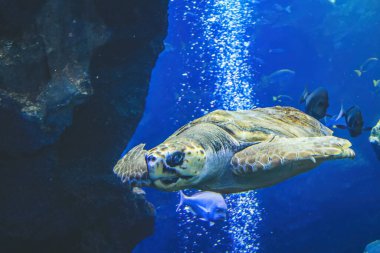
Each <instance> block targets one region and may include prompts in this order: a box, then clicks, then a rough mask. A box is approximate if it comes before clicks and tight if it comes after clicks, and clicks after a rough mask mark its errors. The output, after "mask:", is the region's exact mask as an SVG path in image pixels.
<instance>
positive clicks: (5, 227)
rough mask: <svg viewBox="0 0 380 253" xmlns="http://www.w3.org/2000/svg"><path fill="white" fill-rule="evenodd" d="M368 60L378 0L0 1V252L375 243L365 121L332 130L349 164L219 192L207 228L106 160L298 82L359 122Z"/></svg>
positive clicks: (379, 164) (370, 97)
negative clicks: (352, 128)
mask: <svg viewBox="0 0 380 253" xmlns="http://www.w3.org/2000/svg"><path fill="white" fill-rule="evenodd" d="M379 57H380V1H379V0H298V1H297V0H276V1H274V0H198V1H196V0H170V1H169V0H154V1H150V0H107V1H105V0H67V1H61V0H13V1H6V0H4V1H1V0H0V123H1V124H0V172H1V173H2V174H1V177H0V252H12V253H13V252H16V253H18V252H48V253H50V252H63V253H66V252H112V253H116V252H135V253H144V252H159V253H161V252H162V253H166V252H212V253H214V252H242V253H244V252H252V253H255V252H263V253H265V252H269V253H277V252H281V253H282V252H285V253H287V252H292V253H293V252H300V253H301V252H308V253H346V252H347V253H351V252H352V253H354V252H363V251H364V249H365V247H366V245H367V244H369V243H371V242H373V241H375V240H379V239H380V183H379V182H380V180H379V179H380V161H379V159H378V157H379V154H376V151H375V150H374V149H373V147H372V146H371V143H370V142H369V135H370V132H369V131H363V133H362V134H361V135H359V136H358V137H351V136H350V135H349V132H348V131H347V130H343V129H333V130H334V135H336V136H338V137H342V138H346V139H349V140H350V141H351V142H352V144H353V149H354V150H355V153H356V158H355V159H354V160H344V161H331V162H328V163H326V164H322V165H320V166H319V167H318V168H316V169H314V170H311V171H309V172H307V173H304V174H301V175H298V176H296V177H293V178H291V179H289V180H287V181H285V182H283V183H280V184H277V185H275V186H272V187H268V188H264V189H259V190H256V191H250V192H247V193H241V194H231V195H225V198H226V202H227V205H228V213H227V219H226V220H225V221H222V222H217V223H216V224H215V225H213V226H210V225H209V224H208V223H206V222H204V221H201V220H199V219H197V218H196V217H194V216H193V215H192V214H191V213H188V212H187V211H186V210H183V211H182V210H181V211H179V212H176V207H177V205H178V203H179V194H178V193H176V192H174V193H169V192H162V191H158V190H155V189H151V188H144V191H145V192H146V193H145V194H144V193H142V192H133V191H131V189H130V188H129V187H128V186H127V185H126V184H123V183H122V182H121V180H120V179H119V178H117V176H116V175H114V173H113V171H112V168H113V166H114V165H115V164H116V162H117V161H118V160H119V159H120V157H121V156H122V154H125V153H126V152H127V151H128V150H130V149H131V148H132V147H134V146H135V145H137V144H139V143H146V144H147V148H152V147H154V146H156V145H157V144H159V143H161V142H162V141H164V140H165V139H166V138H167V137H168V136H169V135H170V134H171V133H173V132H174V131H175V130H177V129H178V128H179V127H181V126H182V125H184V124H186V123H188V122H189V121H191V120H193V119H196V118H198V117H200V116H202V115H204V114H206V113H208V112H211V111H213V110H216V109H225V110H240V109H251V108H255V107H268V106H274V105H280V106H293V107H295V108H298V109H300V110H304V109H305V105H304V104H300V103H299V100H300V97H301V95H302V93H303V91H304V90H305V88H307V89H308V90H309V91H313V90H315V89H316V88H318V87H324V88H326V89H327V90H328V92H329V100H330V106H329V108H328V113H329V114H331V115H337V114H338V113H339V111H340V109H341V106H343V107H344V108H345V109H348V108H350V107H351V106H353V105H357V106H359V107H360V109H361V111H362V113H363V118H364V121H365V122H364V127H373V126H375V125H376V123H377V122H378V121H379V120H380V84H379V82H378V80H380V62H379V60H378V58H379ZM355 70H360V73H359V74H358V71H355ZM321 122H322V123H326V122H328V119H327V120H324V119H322V120H321ZM377 152H379V151H377ZM185 192H186V193H187V194H192V193H194V191H190V190H189V191H185ZM369 252H370V253H371V252H372V251H369ZM374 252H376V251H374Z"/></svg>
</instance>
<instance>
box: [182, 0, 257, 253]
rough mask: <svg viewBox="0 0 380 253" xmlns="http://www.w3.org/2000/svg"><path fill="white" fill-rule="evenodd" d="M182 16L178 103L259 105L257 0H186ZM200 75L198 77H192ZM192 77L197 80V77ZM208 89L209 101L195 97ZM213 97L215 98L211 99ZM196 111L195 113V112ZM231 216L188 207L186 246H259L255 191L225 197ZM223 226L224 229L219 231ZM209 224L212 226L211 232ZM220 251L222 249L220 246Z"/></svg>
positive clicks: (206, 107) (203, 108)
mask: <svg viewBox="0 0 380 253" xmlns="http://www.w3.org/2000/svg"><path fill="white" fill-rule="evenodd" d="M185 3H186V5H185V13H184V14H183V16H182V17H181V19H182V20H181V21H185V22H187V24H188V25H189V33H190V34H189V35H190V41H189V44H190V47H189V48H188V49H186V50H183V52H182V54H183V57H185V58H186V59H192V60H191V62H190V60H189V61H188V65H187V66H186V68H187V70H186V71H185V72H184V73H183V74H182V77H183V84H182V89H181V94H180V96H179V98H178V101H177V104H181V103H185V104H191V103H194V104H196V105H195V106H194V115H199V114H205V113H208V112H209V111H212V110H214V109H216V108H222V109H225V110H239V109H251V108H253V107H255V106H256V104H257V101H256V100H255V98H254V96H255V94H254V91H253V84H254V71H253V68H252V65H251V64H252V62H253V61H252V58H251V55H250V47H251V43H252V41H253V36H252V32H253V26H254V23H255V22H254V14H253V12H254V1H252V0H251V1H249V0H206V1H185ZM194 76H197V77H198V78H197V79H194ZM194 80H196V81H195V82H194ZM199 92H201V93H203V95H207V94H209V98H210V100H208V101H207V102H205V101H202V100H201V99H197V100H192V97H193V96H192V94H195V95H196V94H198V93H199ZM195 97H196V96H195ZM210 101H211V102H210ZM194 115H192V116H193V117H194ZM226 201H227V204H228V207H229V215H228V220H227V221H226V222H225V223H223V224H221V225H220V227H218V226H217V225H216V226H217V227H216V228H212V229H211V228H210V227H209V225H208V224H206V223H204V222H199V221H195V220H194V219H193V218H192V215H190V214H188V213H187V212H186V211H182V212H181V213H180V215H181V217H180V223H179V224H180V225H179V226H180V230H179V236H180V237H181V238H182V240H183V244H182V245H183V246H182V247H183V248H182V250H183V251H184V252H200V250H203V249H202V246H201V245H200V244H202V241H205V242H206V243H207V242H209V243H212V247H213V248H215V250H217V251H218V250H221V249H223V251H224V252H225V251H226V249H228V252H241V253H244V252H250V253H254V252H257V251H258V250H259V242H258V239H259V235H258V234H257V232H256V231H257V226H258V224H259V223H260V221H261V212H262V209H261V208H260V207H259V205H258V200H257V196H256V192H254V191H251V192H247V193H241V194H231V195H229V196H227V197H226ZM218 229H222V232H217V231H218ZM210 230H211V231H212V232H210ZM218 252H219V251H218Z"/></svg>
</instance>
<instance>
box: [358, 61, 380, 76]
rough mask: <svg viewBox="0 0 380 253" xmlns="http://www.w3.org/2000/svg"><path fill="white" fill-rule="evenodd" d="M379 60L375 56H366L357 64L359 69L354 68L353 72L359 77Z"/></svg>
mask: <svg viewBox="0 0 380 253" xmlns="http://www.w3.org/2000/svg"><path fill="white" fill-rule="evenodd" d="M378 61H379V59H378V58H376V57H371V58H368V59H367V60H366V61H365V62H364V63H363V64H362V65H360V66H359V69H355V70H354V72H355V73H356V74H357V75H358V77H361V76H362V75H363V74H364V73H365V72H368V71H370V70H371V69H372V68H373V67H374V66H375V65H376V63H377V62H378Z"/></svg>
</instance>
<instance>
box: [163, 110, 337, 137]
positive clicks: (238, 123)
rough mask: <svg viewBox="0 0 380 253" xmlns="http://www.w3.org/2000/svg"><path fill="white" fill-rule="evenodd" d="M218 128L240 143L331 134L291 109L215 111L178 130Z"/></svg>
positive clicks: (318, 124) (314, 121)
mask: <svg viewBox="0 0 380 253" xmlns="http://www.w3.org/2000/svg"><path fill="white" fill-rule="evenodd" d="M201 123H211V124H215V125H217V126H219V127H221V128H222V129H224V130H225V131H226V132H228V133H229V134H231V135H232V136H233V137H234V138H235V139H236V140H238V141H240V142H261V141H266V140H268V139H269V138H273V137H275V136H278V137H287V138H296V137H318V136H330V135H332V133H333V132H332V131H331V130H330V129H329V128H327V127H325V126H324V125H322V124H321V123H320V122H319V121H318V120H316V119H314V118H313V117H311V116H309V115H307V114H305V113H304V112H301V111H299V110H297V109H295V108H292V107H281V106H276V107H269V108H255V109H252V110H244V111H224V110H216V111H213V112H211V113H208V114H206V115H205V116H203V117H201V118H198V119H196V120H194V121H192V122H190V123H188V124H187V125H185V126H183V127H181V128H180V129H178V130H177V131H176V132H175V133H174V134H173V135H171V136H170V137H169V138H172V137H174V136H178V135H180V134H181V133H183V132H184V131H186V130H187V129H189V128H191V127H192V126H194V125H196V124H201Z"/></svg>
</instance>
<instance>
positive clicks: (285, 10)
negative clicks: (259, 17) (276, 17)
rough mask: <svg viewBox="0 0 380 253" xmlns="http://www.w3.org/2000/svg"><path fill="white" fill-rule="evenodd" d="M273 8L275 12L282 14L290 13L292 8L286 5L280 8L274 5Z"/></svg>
mask: <svg viewBox="0 0 380 253" xmlns="http://www.w3.org/2000/svg"><path fill="white" fill-rule="evenodd" d="M274 8H275V9H276V10H277V11H283V12H287V13H292V6H290V5H288V6H282V5H280V4H274Z"/></svg>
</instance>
